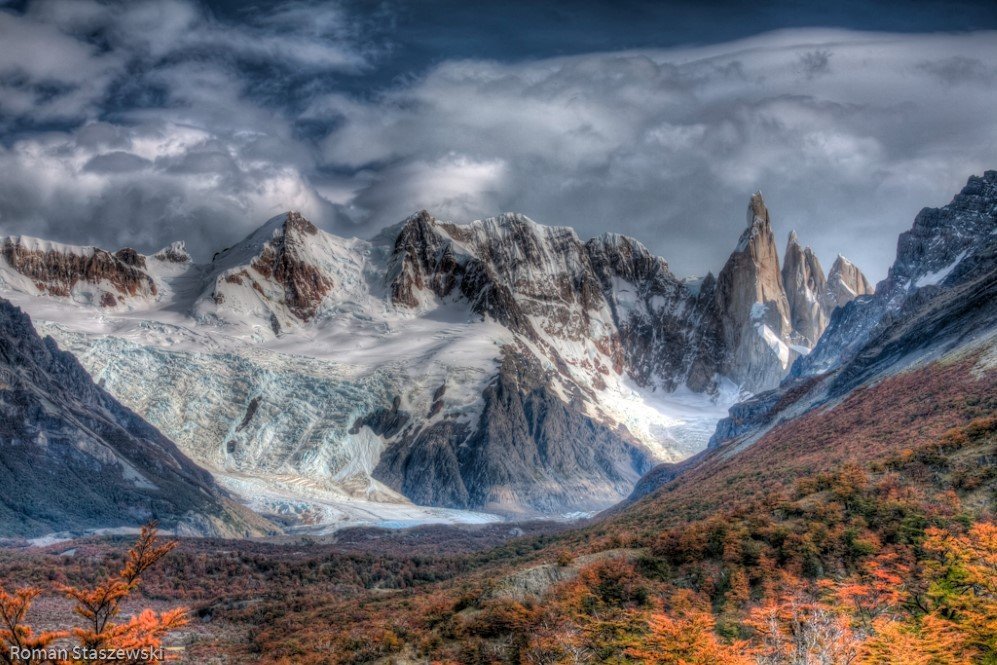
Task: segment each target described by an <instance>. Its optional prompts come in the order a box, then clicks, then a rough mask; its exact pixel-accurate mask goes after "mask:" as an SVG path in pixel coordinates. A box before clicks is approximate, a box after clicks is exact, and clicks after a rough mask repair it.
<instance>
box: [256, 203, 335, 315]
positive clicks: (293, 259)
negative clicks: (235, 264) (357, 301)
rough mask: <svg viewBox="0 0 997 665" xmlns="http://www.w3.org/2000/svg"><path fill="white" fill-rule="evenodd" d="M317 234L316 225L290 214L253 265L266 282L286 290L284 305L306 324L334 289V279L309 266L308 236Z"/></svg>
mask: <svg viewBox="0 0 997 665" xmlns="http://www.w3.org/2000/svg"><path fill="white" fill-rule="evenodd" d="M317 234H318V229H317V228H315V225H314V224H312V223H311V222H309V221H308V220H307V219H305V218H304V217H302V216H301V215H300V214H299V213H296V212H289V213H287V219H286V220H285V221H284V224H283V225H282V227H281V229H280V231H279V232H278V233H275V234H274V235H273V238H272V239H271V240H270V242H269V243H267V244H266V245H264V247H263V251H262V252H260V254H259V256H257V257H256V259H255V260H254V261H253V262H252V264H251V265H252V267H253V270H255V271H256V272H257V273H259V274H260V275H261V276H262V277H263V278H264V279H273V280H274V281H275V282H276V283H277V284H279V285H280V286H281V287H283V291H284V293H283V299H282V300H283V303H284V304H285V305H286V306H287V308H288V309H289V310H290V311H291V313H292V314H294V315H295V316H296V317H298V318H299V319H301V320H302V321H308V320H310V319H311V318H312V317H313V316H315V311H316V310H317V309H318V307H319V305H320V304H321V302H322V299H323V298H324V297H325V295H326V294H327V293H329V291H331V290H332V287H333V286H334V284H333V282H332V279H330V278H329V277H328V276H327V275H325V274H323V273H322V271H321V270H320V269H319V268H317V267H316V266H314V265H312V264H311V263H309V261H308V259H307V256H306V255H305V254H306V252H305V248H306V247H307V243H308V236H315V235H317Z"/></svg>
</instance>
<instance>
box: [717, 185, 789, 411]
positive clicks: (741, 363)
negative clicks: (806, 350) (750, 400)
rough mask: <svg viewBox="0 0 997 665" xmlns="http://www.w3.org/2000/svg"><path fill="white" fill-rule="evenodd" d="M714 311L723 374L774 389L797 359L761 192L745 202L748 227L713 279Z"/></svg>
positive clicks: (756, 388) (753, 387)
mask: <svg viewBox="0 0 997 665" xmlns="http://www.w3.org/2000/svg"><path fill="white" fill-rule="evenodd" d="M714 297H715V302H716V308H717V311H718V312H719V315H720V323H721V330H722V335H723V341H724V348H725V351H726V355H725V358H724V361H723V363H722V365H721V368H722V372H723V374H725V375H727V376H729V377H731V378H732V379H733V380H734V381H735V382H736V383H738V384H740V385H742V386H743V387H744V388H745V389H746V390H749V391H751V392H757V391H760V390H766V389H768V388H772V387H774V386H776V385H778V383H779V381H780V380H781V379H782V377H783V376H784V375H785V372H786V370H787V369H788V368H789V365H790V363H791V362H792V361H793V359H795V358H796V357H797V355H798V354H797V352H796V351H794V350H793V349H792V348H791V347H790V344H792V343H793V341H794V339H793V332H794V331H793V326H792V322H791V318H790V316H791V314H790V309H789V300H788V299H787V297H786V291H785V289H784V288H783V284H782V274H781V272H780V269H779V256H778V252H777V250H776V246H775V236H774V234H773V233H772V224H771V220H770V219H769V211H768V209H767V208H766V207H765V202H764V201H763V200H762V195H761V193H756V194H755V195H754V196H752V197H751V201H750V202H749V204H748V228H746V229H745V230H744V232H743V233H742V234H741V239H740V241H739V242H738V245H737V248H736V249H735V250H734V253H733V254H731V256H730V258H729V259H727V263H726V264H725V265H724V267H723V270H721V271H720V274H719V276H718V277H717V287H716V293H715V296H714Z"/></svg>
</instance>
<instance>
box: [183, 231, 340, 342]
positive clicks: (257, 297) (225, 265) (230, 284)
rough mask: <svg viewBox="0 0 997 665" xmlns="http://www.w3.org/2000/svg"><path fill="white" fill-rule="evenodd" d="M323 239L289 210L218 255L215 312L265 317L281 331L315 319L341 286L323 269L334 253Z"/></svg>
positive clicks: (213, 298) (212, 297)
mask: <svg viewBox="0 0 997 665" xmlns="http://www.w3.org/2000/svg"><path fill="white" fill-rule="evenodd" d="M323 240H324V238H322V237H320V236H319V231H318V229H317V228H315V225H314V224H312V223H311V222H309V221H308V220H306V219H305V218H304V217H302V216H301V215H300V214H298V213H296V212H289V213H286V214H284V215H278V216H277V217H274V218H273V219H271V220H270V221H268V222H267V223H266V224H264V225H263V226H262V227H261V228H260V229H258V230H257V231H256V232H255V233H253V234H252V235H251V236H249V238H247V239H246V240H245V241H243V242H242V243H240V244H239V245H236V246H235V247H231V248H229V249H226V250H224V251H222V252H219V253H217V254H215V256H214V258H213V260H212V269H213V272H214V273H215V277H214V285H213V287H212V290H211V294H210V300H211V302H212V303H214V305H216V306H218V307H216V308H213V309H214V313H217V310H219V309H221V310H223V311H224V310H228V311H230V312H231V313H232V314H234V315H235V316H236V317H238V316H239V315H255V316H264V317H265V318H266V319H267V320H268V321H270V322H271V326H272V327H273V329H274V332H275V333H279V332H280V330H281V329H283V328H287V327H288V326H291V325H295V324H297V323H302V322H304V323H307V322H308V321H310V320H311V319H312V318H314V316H315V313H316V312H317V311H318V308H319V306H320V305H321V304H322V301H323V300H324V298H325V297H326V295H328V294H329V292H330V291H331V290H332V288H333V287H334V286H335V282H334V280H333V279H332V277H331V275H329V274H328V271H326V270H324V269H323V267H324V266H323V263H324V262H325V261H327V260H328V254H329V251H328V250H329V249H330V248H329V247H328V243H324V242H323ZM202 300H204V299H202ZM206 307H210V306H209V305H207V306H206Z"/></svg>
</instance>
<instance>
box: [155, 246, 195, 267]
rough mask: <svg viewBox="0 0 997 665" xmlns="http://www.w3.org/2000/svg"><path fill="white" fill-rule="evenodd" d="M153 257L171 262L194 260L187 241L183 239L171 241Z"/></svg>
mask: <svg viewBox="0 0 997 665" xmlns="http://www.w3.org/2000/svg"><path fill="white" fill-rule="evenodd" d="M153 257H154V258H156V259H159V260H160V261H166V262H169V263H190V262H191V260H192V259H191V256H190V252H188V251H187V243H186V242H184V241H183V240H177V241H175V242H172V243H170V244H169V245H167V246H166V247H163V248H162V249H161V250H159V251H158V252H156V253H155V254H153Z"/></svg>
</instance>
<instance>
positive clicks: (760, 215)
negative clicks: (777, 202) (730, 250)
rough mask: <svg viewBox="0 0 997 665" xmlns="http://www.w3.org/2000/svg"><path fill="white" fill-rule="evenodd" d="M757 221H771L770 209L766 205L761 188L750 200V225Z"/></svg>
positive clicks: (764, 222) (766, 222)
mask: <svg viewBox="0 0 997 665" xmlns="http://www.w3.org/2000/svg"><path fill="white" fill-rule="evenodd" d="M755 223H763V224H768V223H769V209H768V208H767V207H765V199H763V198H762V192H761V190H759V191H756V192H755V193H754V194H752V195H751V199H750V200H749V201H748V226H752V225H753V224H755Z"/></svg>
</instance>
